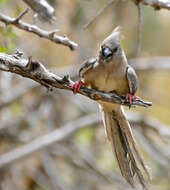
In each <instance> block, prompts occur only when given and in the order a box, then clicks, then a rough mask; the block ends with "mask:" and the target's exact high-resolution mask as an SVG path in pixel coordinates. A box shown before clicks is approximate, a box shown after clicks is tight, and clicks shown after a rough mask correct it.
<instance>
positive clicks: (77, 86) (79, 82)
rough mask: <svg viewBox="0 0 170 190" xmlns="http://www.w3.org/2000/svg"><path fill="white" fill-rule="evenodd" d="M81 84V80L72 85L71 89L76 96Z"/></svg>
mask: <svg viewBox="0 0 170 190" xmlns="http://www.w3.org/2000/svg"><path fill="white" fill-rule="evenodd" d="M83 84H84V83H83V82H82V81H81V80H78V81H76V82H75V83H74V84H73V85H72V88H73V93H74V94H77V92H78V91H79V90H80V88H81V87H82V86H83Z"/></svg>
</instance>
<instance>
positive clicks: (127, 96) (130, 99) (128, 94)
mask: <svg viewBox="0 0 170 190" xmlns="http://www.w3.org/2000/svg"><path fill="white" fill-rule="evenodd" d="M125 99H126V101H127V102H128V103H129V108H131V106H132V103H133V101H134V100H140V97H138V96H134V95H132V94H130V93H127V94H126V97H125Z"/></svg>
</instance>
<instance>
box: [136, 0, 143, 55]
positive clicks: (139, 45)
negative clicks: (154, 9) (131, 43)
mask: <svg viewBox="0 0 170 190" xmlns="http://www.w3.org/2000/svg"><path fill="white" fill-rule="evenodd" d="M137 7H138V39H137V52H136V55H138V54H139V53H140V51H141V47H142V45H141V44H142V4H141V2H139V3H138V5H137Z"/></svg>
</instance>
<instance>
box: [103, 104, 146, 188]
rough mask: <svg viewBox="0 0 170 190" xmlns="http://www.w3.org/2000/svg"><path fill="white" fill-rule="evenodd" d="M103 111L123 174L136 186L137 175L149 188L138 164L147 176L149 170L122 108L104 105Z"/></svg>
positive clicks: (105, 123) (143, 184)
mask: <svg viewBox="0 0 170 190" xmlns="http://www.w3.org/2000/svg"><path fill="white" fill-rule="evenodd" d="M102 112H103V120H104V125H105V129H106V133H107V137H108V139H109V141H110V142H111V145H112V149H113V152H114V153H115V157H116V159H117V162H118V165H119V168H120V171H121V174H122V176H123V177H124V178H125V179H126V181H127V182H128V183H129V184H130V185H131V186H132V187H134V186H135V182H134V177H135V176H136V177H137V178H138V180H139V182H140V184H141V185H142V186H143V188H144V189H147V186H146V184H145V180H144V177H143V175H142V172H141V170H140V169H139V166H138V165H139V164H140V166H141V167H142V168H143V170H144V171H145V173H146V174H147V176H149V172H148V170H147V168H146V166H145V164H144V162H143V160H142V157H141V156H140V154H139V152H138V150H137V147H136V142H135V140H134V137H133V135H132V132H131V128H130V125H129V123H128V121H127V120H126V117H125V115H124V113H123V110H122V108H121V107H120V109H111V110H110V109H107V108H106V107H102ZM138 163H139V164H138Z"/></svg>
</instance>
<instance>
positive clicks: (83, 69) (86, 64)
mask: <svg viewBox="0 0 170 190" xmlns="http://www.w3.org/2000/svg"><path fill="white" fill-rule="evenodd" d="M96 62H97V58H91V59H88V60H86V61H85V62H84V63H83V64H82V65H81V67H80V70H79V76H80V78H83V76H84V74H85V73H86V72H87V71H89V70H90V69H92V68H93V66H94V64H95V63H96Z"/></svg>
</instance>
